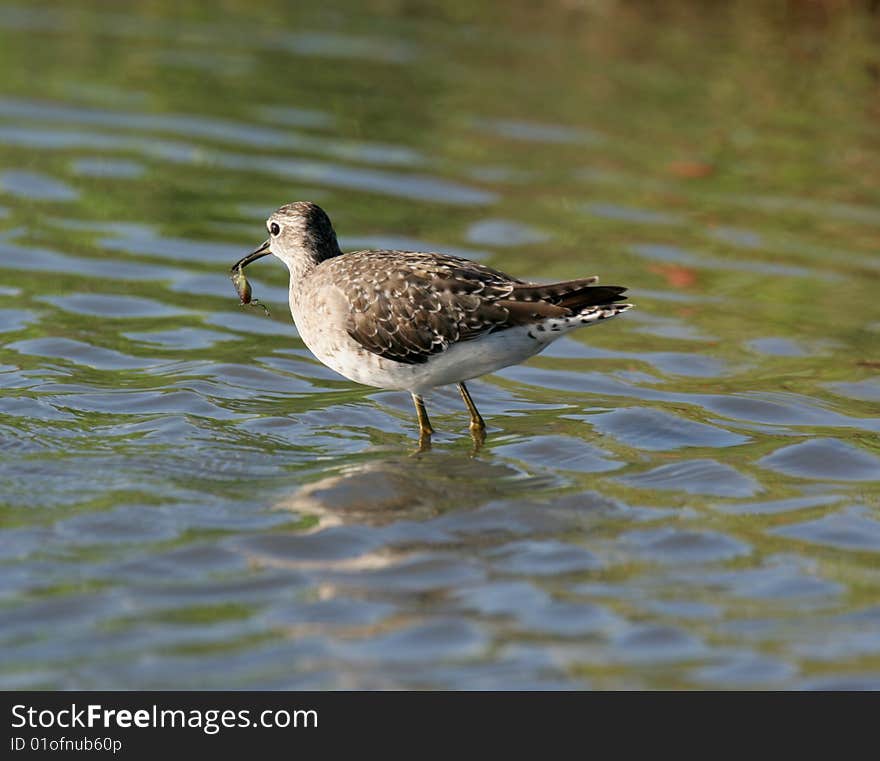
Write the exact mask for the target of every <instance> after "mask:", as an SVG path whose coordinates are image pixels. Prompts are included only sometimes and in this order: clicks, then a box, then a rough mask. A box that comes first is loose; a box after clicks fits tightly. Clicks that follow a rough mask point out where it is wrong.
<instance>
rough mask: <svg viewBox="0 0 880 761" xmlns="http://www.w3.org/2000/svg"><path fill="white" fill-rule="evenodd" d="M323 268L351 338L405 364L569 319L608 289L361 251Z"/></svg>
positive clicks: (459, 262) (447, 260)
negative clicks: (339, 297)
mask: <svg viewBox="0 0 880 761" xmlns="http://www.w3.org/2000/svg"><path fill="white" fill-rule="evenodd" d="M322 266H323V267H327V268H328V269H332V270H335V271H334V272H333V280H334V282H336V283H337V284H338V285H339V287H341V288H342V289H343V291H344V293H345V296H346V298H347V300H348V303H349V306H350V310H351V311H350V315H349V319H348V324H347V326H346V327H347V330H348V334H349V335H350V336H351V337H352V338H354V339H355V340H356V341H357V342H358V343H359V344H361V346H363V347H364V348H365V349H367V350H368V351H371V352H373V353H374V354H377V355H379V356H380V357H385V358H386V359H392V360H395V361H397V362H402V363H405V364H419V363H423V362H427V361H428V359H429V358H430V357H431V356H432V355H434V354H437V353H439V352H442V351H444V350H445V349H446V348H448V347H449V346H451V345H452V344H454V343H457V342H459V341H468V340H471V339H474V338H477V337H478V336H481V335H483V334H485V333H489V332H492V331H497V330H504V329H506V328H510V327H513V326H515V325H525V324H534V323H536V322H540V321H541V320H544V319H548V318H551V317H559V316H564V315H567V314H571V313H572V307H571V306H569V304H567V303H566V299H568V300H569V301H572V302H573V303H574V302H578V300H579V298H580V300H583V294H584V293H585V292H586V291H587V290H591V291H600V290H605V289H600V288H591V289H588V286H589V285H590V284H592V283H594V282H595V278H587V279H584V280H575V281H571V282H568V283H556V284H553V285H546V286H542V285H535V284H532V283H524V282H523V281H521V280H517V279H515V278H512V277H510V276H509V275H506V274H504V273H503V272H499V271H498V270H494V269H492V268H491V267H486V266H484V265H481V264H477V263H476V262H471V261H469V260H467V259H461V258H459V257H455V256H447V255H445V254H432V253H416V252H406V251H357V252H353V253H349V254H343V255H342V256H339V257H335V258H333V259H330V260H327V261H326V262H324V263H323V264H322ZM612 288H613V287H612ZM616 290H617V291H618V292H619V291H622V290H623V289H616ZM609 295H611V294H609ZM603 298H604V294H603ZM611 300H616V299H614V298H612V299H611ZM554 302H556V303H554Z"/></svg>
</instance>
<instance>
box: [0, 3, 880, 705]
mask: <svg viewBox="0 0 880 761" xmlns="http://www.w3.org/2000/svg"><path fill="white" fill-rule="evenodd" d="M288 5H289V4H286V3H281V2H278V3H274V4H273V3H268V4H261V5H260V6H259V10H256V9H252V8H251V4H250V3H245V2H228V3H224V4H223V9H224V11H223V12H222V13H219V12H215V11H213V10H211V9H210V8H209V7H208V6H205V7H204V9H203V10H201V11H199V10H193V9H190V8H187V9H186V10H185V11H184V10H183V9H182V8H181V9H178V10H177V11H175V10H174V6H168V5H165V4H158V5H157V4H155V3H146V2H144V3H128V4H125V9H123V6H113V7H112V8H111V7H110V6H108V5H96V4H92V3H77V2H68V3H64V4H57V3H52V4H50V3H42V2H29V3H19V4H16V3H14V2H3V3H2V4H0V61H2V67H3V69H2V70H3V72H4V76H3V78H2V82H0V261H2V264H3V275H2V278H0V283H2V285H0V294H2V296H3V297H4V298H3V301H4V303H3V305H2V308H0V332H2V338H3V343H2V348H0V448H2V456H0V500H2V504H0V567H2V570H0V642H2V648H0V653H2V654H0V687H4V688H12V687H56V688H163V687H164V688H197V687H207V688H242V687H254V688H269V687H278V688H364V687H370V688H386V687H423V688H424V687H427V688H526V687H530V688H553V687H565V688H572V687H574V688H581V687H596V688H632V687H662V688H679V687H722V688H731V687H736V688H738V687H798V688H801V687H820V688H822V687H870V688H880V499H878V498H880V444H878V432H880V374H878V373H880V350H878V347H880V307H878V304H877V292H878V281H880V254H878V251H880V142H878V135H880V129H878V115H880V89H878V80H877V71H878V70H880V47H878V43H877V40H878V34H880V31H878V25H877V18H876V16H875V17H871V18H867V17H864V18H863V17H860V16H856V15H852V16H849V15H846V14H841V15H836V16H834V15H833V16H831V17H823V16H822V14H821V13H819V12H818V11H815V12H813V13H807V14H806V15H805V16H803V17H801V16H800V15H797V14H795V11H796V10H797V9H798V8H799V7H800V5H799V4H797V3H789V4H788V5H787V6H784V7H786V8H788V10H787V11H784V12H783V11H778V12H777V11H772V10H769V8H770V4H766V3H757V2H755V3H748V2H747V3H742V4H735V5H734V10H729V11H722V10H718V11H716V12H713V13H711V14H709V15H707V14H706V11H705V9H703V10H700V9H701V8H702V6H701V5H700V4H688V3H684V4H681V5H676V6H674V7H675V8H677V9H678V10H676V11H667V12H666V14H667V15H663V16H655V15H654V14H656V13H657V11H655V10H651V8H650V7H649V6H648V4H646V5H642V4H640V3H629V2H619V3H618V2H610V3H596V4H584V5H583V6H580V5H577V4H569V3H559V4H549V5H547V4H544V7H540V8H539V6H535V7H532V5H531V4H526V3H498V4H496V7H494V8H493V7H492V6H485V7H483V8H482V10H476V9H473V8H471V4H469V3H460V4H459V3H448V4H446V5H445V10H438V9H437V8H436V7H430V8H429V7H427V6H424V7H423V6H422V5H421V4H419V3H415V4H400V5H398V4H394V3H392V4H387V3H379V4H356V3H350V4H349V3H337V4H335V5H334V8H333V9H331V10H328V9H327V8H326V7H325V5H324V4H321V3H308V4H301V3H297V4H296V6H297V7H296V10H292V9H290V8H288V7H287V6H288ZM539 5H540V4H539ZM780 7H783V6H780ZM786 14H789V15H786ZM791 14H794V15H791ZM709 42H711V45H710V44H709ZM303 198H305V199H311V200H315V201H317V202H319V203H321V204H322V205H323V206H325V207H326V208H327V209H328V211H329V212H330V214H331V216H332V217H333V219H334V221H335V222H336V224H337V228H338V230H339V232H340V236H341V239H342V243H343V247H349V248H354V247H364V246H394V247H398V246H402V247H415V248H425V249H439V250H444V251H450V252H455V253H460V254H463V255H465V256H470V257H473V258H475V259H479V260H481V261H486V262H488V263H490V264H491V265H493V266H496V267H500V268H502V269H506V270H509V271H511V272H513V273H515V274H517V275H519V276H522V277H530V278H534V279H546V280H549V279H564V278H571V277H576V276H585V275H590V274H594V273H597V274H599V275H601V276H602V277H603V279H604V281H605V282H608V283H621V284H626V285H629V286H630V287H631V289H632V299H633V301H635V302H636V303H637V305H638V308H637V309H636V310H634V311H632V312H631V313H629V314H627V315H626V317H624V318H621V319H620V320H616V321H614V322H613V323H609V324H608V325H605V326H602V327H601V328H598V329H595V330H585V331H581V332H579V333H577V334H575V336H574V337H573V338H570V339H562V340H560V341H559V342H558V343H556V344H555V345H554V346H553V347H552V348H551V349H550V350H548V351H547V352H545V353H544V354H543V355H541V356H539V357H537V358H535V359H533V360H530V361H529V362H527V363H525V364H524V365H522V366H518V367H512V368H508V369H506V370H504V371H503V372H500V373H498V374H497V375H494V376H491V377H487V378H485V379H483V380H482V381H478V382H475V383H473V384H472V389H471V390H472V393H473V395H474V397H475V399H476V401H477V403H478V405H479V407H480V409H481V411H482V412H483V415H484V416H485V417H486V419H487V421H488V423H489V426H490V433H489V438H488V441H487V444H486V446H485V447H484V448H483V449H482V450H481V451H479V452H478V453H476V454H472V452H471V441H470V438H469V437H468V435H467V428H466V423H467V417H466V413H465V412H464V410H463V409H462V407H461V403H460V401H459V399H458V397H457V394H456V393H455V390H454V389H446V390H441V391H438V392H437V393H436V394H434V396H433V398H432V399H430V401H429V409H430V410H431V412H432V419H433V422H434V423H435V427H437V428H438V429H439V431H440V433H439V434H438V435H437V436H436V437H435V444H434V448H433V450H432V451H430V452H429V453H426V454H423V455H420V456H418V457H413V456H410V452H411V450H412V449H413V447H414V445H415V434H416V425H415V416H414V414H413V411H412V409H411V405H410V401H409V398H408V397H407V396H406V395H405V394H399V393H391V392H382V391H376V390H371V389H367V388H363V387H357V386H355V385H354V384H351V383H349V382H347V381H345V380H344V379H341V378H340V377H338V376H336V375H335V374H333V373H332V372H330V371H329V370H327V369H325V368H324V367H322V366H321V365H319V364H317V363H316V362H315V360H314V359H313V358H312V357H311V356H310V354H309V353H308V352H307V351H306V350H305V348H304V346H303V344H302V343H301V342H300V341H299V340H298V338H297V336H296V333H295V330H294V329H293V327H292V325H291V321H290V318H289V315H288V313H287V311H286V304H285V299H286V284H285V279H284V271H283V267H282V266H281V265H280V264H278V263H277V262H275V263H274V264H270V263H268V262H267V263H266V264H265V265H264V264H263V263H261V264H260V265H257V266H256V267H254V268H252V269H251V273H252V275H253V279H254V292H255V295H257V296H259V297H260V298H261V299H263V300H265V301H266V302H268V303H269V304H270V305H271V306H272V317H271V319H268V320H267V319H266V318H265V317H263V316H262V314H261V312H260V311H259V310H254V311H245V310H242V309H240V308H239V307H238V306H237V301H236V298H235V295H234V293H233V291H232V288H231V285H230V283H229V281H228V279H227V276H226V272H227V268H228V266H229V265H230V264H231V263H232V262H233V261H234V260H235V259H237V258H238V257H239V256H241V255H242V254H243V253H244V252H246V251H248V250H250V248H251V247H253V245H254V244H256V243H258V242H259V241H260V240H261V239H262V237H263V236H262V232H263V222H262V220H263V219H264V218H265V216H266V215H267V213H268V212H270V211H271V210H272V209H273V208H275V207H276V206H278V205H279V204H281V203H282V202H285V201H289V200H293V199H303Z"/></svg>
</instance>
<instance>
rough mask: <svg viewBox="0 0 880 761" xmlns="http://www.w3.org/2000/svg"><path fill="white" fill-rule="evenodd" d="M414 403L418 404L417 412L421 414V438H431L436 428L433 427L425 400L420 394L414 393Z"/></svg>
mask: <svg viewBox="0 0 880 761" xmlns="http://www.w3.org/2000/svg"><path fill="white" fill-rule="evenodd" d="M412 398H413V404H415V406H416V414H417V415H418V416H419V439H422V438H425V437H427V438H431V434H432V433H434V429H433V428H431V421H430V420H428V411H427V410H426V409H425V402H424V400H423V399H422V397H420V396H419V395H418V394H413V395H412Z"/></svg>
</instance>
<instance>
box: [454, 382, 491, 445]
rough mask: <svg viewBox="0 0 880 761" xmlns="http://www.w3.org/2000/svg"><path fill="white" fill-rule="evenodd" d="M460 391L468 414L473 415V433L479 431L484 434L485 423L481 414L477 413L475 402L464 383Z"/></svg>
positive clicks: (459, 388)
mask: <svg viewBox="0 0 880 761" xmlns="http://www.w3.org/2000/svg"><path fill="white" fill-rule="evenodd" d="M458 390H459V391H460V392H461V398H462V399H464V403H465V406H466V407H467V408H468V412H470V413H471V426H470V427H471V431H479V432H481V433H482V432H483V431H485V430H486V424H485V423H484V422H483V418H482V417H480V413H479V412H478V411H477V405H476V404H474V400H473V399H471V395H470V394H469V393H468V390H467V386H465V385H464V383H459V384H458Z"/></svg>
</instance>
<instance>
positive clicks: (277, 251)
mask: <svg viewBox="0 0 880 761" xmlns="http://www.w3.org/2000/svg"><path fill="white" fill-rule="evenodd" d="M266 230H268V232H269V237H268V238H267V239H266V240H265V241H263V243H262V244H261V245H260V246H259V247H258V248H257V249H255V250H254V251H252V252H251V253H250V254H248V255H247V256H245V257H244V258H243V259H240V260H239V261H238V262H236V263H235V264H234V265H233V267H232V269H233V270H236V269H240V268H242V267H246V266H247V265H248V264H250V263H251V262H254V261H256V260H257V259H260V258H262V257H264V256H267V255H268V254H274V255H275V256H277V257H278V258H279V259H280V260H281V261H282V262H284V263H285V264H286V265H287V269H288V270H290V275H291V277H297V276H302V275H304V274H305V273H307V272H308V271H309V270H311V269H312V268H313V267H314V266H315V265H317V264H320V263H321V262H322V261H324V260H325V259H330V258H331V257H334V256H337V255H339V254H340V253H341V252H340V250H339V244H338V243H337V242H336V233H335V232H334V230H333V225H332V223H331V222H330V217H328V216H327V213H326V212H325V211H324V210H323V209H322V208H321V207H320V206H318V205H317V204H315V203H312V202H311V201H294V202H293V203H288V204H285V205H284V206H282V207H281V208H279V209H276V210H275V211H274V212H272V214H271V215H270V216H269V218H268V219H267V220H266Z"/></svg>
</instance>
